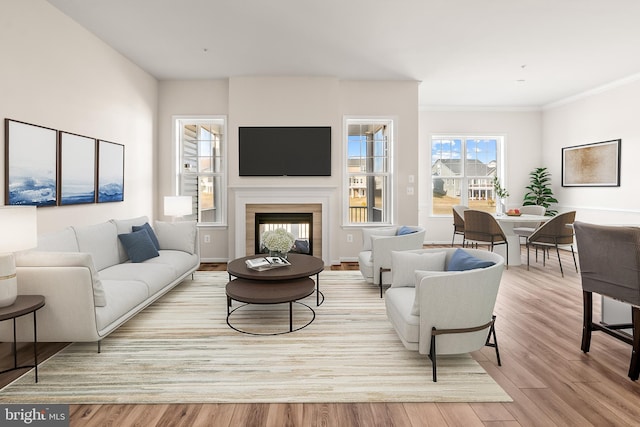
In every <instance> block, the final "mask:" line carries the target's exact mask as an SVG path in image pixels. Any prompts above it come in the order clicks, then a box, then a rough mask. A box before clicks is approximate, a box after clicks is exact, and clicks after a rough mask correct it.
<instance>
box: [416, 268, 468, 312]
mask: <svg viewBox="0 0 640 427" xmlns="http://www.w3.org/2000/svg"><path fill="white" fill-rule="evenodd" d="M460 273H461V272H460V271H422V270H416V272H415V280H416V281H415V286H416V293H415V298H414V300H413V307H411V314H413V315H414V316H420V282H421V281H422V279H423V278H425V277H432V276H446V275H448V276H454V275H456V274H460Z"/></svg>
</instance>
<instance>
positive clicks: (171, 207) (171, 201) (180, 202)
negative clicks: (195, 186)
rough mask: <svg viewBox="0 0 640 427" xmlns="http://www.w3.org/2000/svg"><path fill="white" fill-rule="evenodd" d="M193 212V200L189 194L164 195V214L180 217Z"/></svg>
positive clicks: (174, 218) (174, 217)
mask: <svg viewBox="0 0 640 427" xmlns="http://www.w3.org/2000/svg"><path fill="white" fill-rule="evenodd" d="M192 213H193V202H192V199H191V196H164V214H165V216H170V217H173V220H174V221H175V220H176V218H182V217H183V216H185V215H191V214H192Z"/></svg>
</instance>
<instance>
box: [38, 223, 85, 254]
mask: <svg viewBox="0 0 640 427" xmlns="http://www.w3.org/2000/svg"><path fill="white" fill-rule="evenodd" d="M36 250H37V251H42V252H80V250H79V249H78V241H77V240H76V233H75V232H74V231H73V228H72V227H67V228H64V229H62V230H60V231H54V232H51V233H45V234H41V235H39V236H38V247H37V248H36Z"/></svg>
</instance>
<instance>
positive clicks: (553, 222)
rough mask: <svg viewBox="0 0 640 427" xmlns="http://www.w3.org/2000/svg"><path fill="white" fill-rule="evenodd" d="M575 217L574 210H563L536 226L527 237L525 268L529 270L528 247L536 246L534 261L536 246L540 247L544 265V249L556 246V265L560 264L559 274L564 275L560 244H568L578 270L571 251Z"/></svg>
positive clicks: (574, 257)
mask: <svg viewBox="0 0 640 427" xmlns="http://www.w3.org/2000/svg"><path fill="white" fill-rule="evenodd" d="M575 218H576V211H570V212H565V213H563V214H559V215H556V216H554V217H553V218H551V219H550V220H549V221H547V222H545V223H544V224H542V225H541V226H540V227H538V228H537V229H536V230H535V231H534V232H533V233H532V234H531V235H530V236H529V237H527V270H529V249H530V248H531V246H535V248H536V262H537V261H538V248H542V249H543V251H542V265H543V266H544V265H546V257H545V251H546V250H547V249H551V248H556V254H557V255H558V265H559V266H560V274H561V275H562V277H564V271H563V270H562V261H561V260H560V250H559V247H560V246H569V247H570V248H571V255H572V256H573V265H574V266H575V268H576V273H577V272H578V264H577V263H576V254H575V252H574V251H573V227H572V226H570V224H573V222H574V221H575Z"/></svg>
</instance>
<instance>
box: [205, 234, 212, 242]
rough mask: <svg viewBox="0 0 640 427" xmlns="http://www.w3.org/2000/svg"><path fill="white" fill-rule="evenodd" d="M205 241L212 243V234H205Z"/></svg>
mask: <svg viewBox="0 0 640 427" xmlns="http://www.w3.org/2000/svg"><path fill="white" fill-rule="evenodd" d="M204 242H205V243H211V235H210V234H205V235H204Z"/></svg>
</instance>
